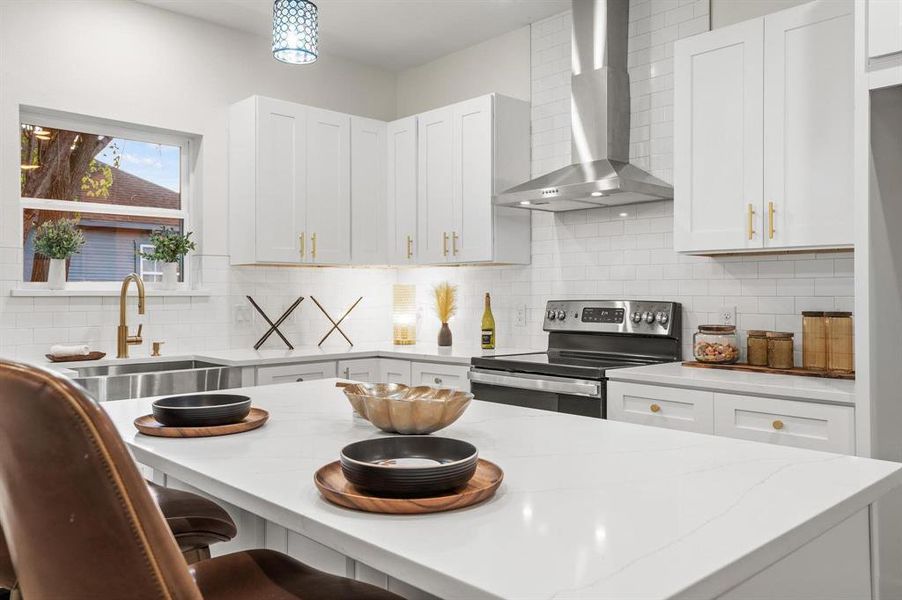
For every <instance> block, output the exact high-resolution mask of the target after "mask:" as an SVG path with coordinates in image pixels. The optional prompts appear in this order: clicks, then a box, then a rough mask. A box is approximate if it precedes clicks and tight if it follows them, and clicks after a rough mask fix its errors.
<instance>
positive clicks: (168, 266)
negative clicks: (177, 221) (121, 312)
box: [138, 226, 195, 290]
mask: <svg viewBox="0 0 902 600" xmlns="http://www.w3.org/2000/svg"><path fill="white" fill-rule="evenodd" d="M193 233H194V232H193V231H189V232H188V233H186V234H185V235H182V234H181V233H179V232H178V231H176V230H175V229H169V228H167V227H165V226H164V227H161V228H160V229H158V230H157V231H154V232H153V233H151V234H150V243H151V244H153V251H151V252H139V253H138V254H139V255H140V256H141V257H142V258H144V259H147V260H155V261H159V262H161V263H163V282H162V284H160V289H163V290H174V289H175V286H176V284H177V283H178V278H179V277H178V268H179V260H181V258H182V257H183V256H185V255H186V254H188V252H191V251H192V250H194V249H195V245H194V242H192V241H191V235H192V234H193Z"/></svg>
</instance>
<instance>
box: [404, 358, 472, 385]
mask: <svg viewBox="0 0 902 600" xmlns="http://www.w3.org/2000/svg"><path fill="white" fill-rule="evenodd" d="M469 371H470V367H469V366H464V365H439V364H434V363H420V362H413V363H410V381H411V385H429V386H432V387H444V388H454V389H458V390H463V391H465V392H469V391H470V380H469V379H468V378H467V373H469Z"/></svg>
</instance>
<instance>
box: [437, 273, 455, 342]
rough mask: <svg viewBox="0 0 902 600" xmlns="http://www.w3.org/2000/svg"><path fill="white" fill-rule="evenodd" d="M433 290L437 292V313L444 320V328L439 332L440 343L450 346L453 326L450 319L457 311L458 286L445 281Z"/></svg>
mask: <svg viewBox="0 0 902 600" xmlns="http://www.w3.org/2000/svg"><path fill="white" fill-rule="evenodd" d="M432 291H433V293H434V294H435V314H436V315H438V318H439V320H440V321H441V322H442V328H441V329H439V332H438V345H439V346H450V345H451V328H450V327H449V326H448V321H450V320H451V317H453V316H454V313H456V312H457V286H454V285H451V284H450V283H448V282H447V281H445V282H443V283H440V284H438V285H437V286H435V287H434V288H433V290H432Z"/></svg>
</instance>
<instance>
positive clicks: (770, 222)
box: [767, 202, 774, 239]
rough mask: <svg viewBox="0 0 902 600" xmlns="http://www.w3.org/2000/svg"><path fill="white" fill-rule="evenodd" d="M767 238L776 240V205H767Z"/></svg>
mask: <svg viewBox="0 0 902 600" xmlns="http://www.w3.org/2000/svg"><path fill="white" fill-rule="evenodd" d="M767 229H768V231H767V237H768V238H769V239H774V203H773V202H768V203H767Z"/></svg>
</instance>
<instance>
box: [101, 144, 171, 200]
mask: <svg viewBox="0 0 902 600" xmlns="http://www.w3.org/2000/svg"><path fill="white" fill-rule="evenodd" d="M114 147H116V148H118V154H119V156H120V161H119V168H120V169H122V170H123V171H125V172H127V173H131V174H132V175H134V176H135V177H140V178H141V179H145V180H147V181H151V182H153V183H156V184H157V185H161V186H163V187H165V188H169V189H170V190H172V191H174V192H178V191H179V187H180V183H181V182H180V177H179V162H180V161H179V152H180V149H179V148H178V146H166V145H163V144H152V143H149V142H137V141H135V140H126V139H122V138H114V139H113V141H111V142H110V143H109V144H108V145H107V147H106V148H104V149H103V150H101V152H100V153H99V154H98V155H97V157H96V158H97V160H99V161H101V162H104V163H106V164H108V165H112V164H113V161H114V158H115V156H116V153H117V150H114Z"/></svg>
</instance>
